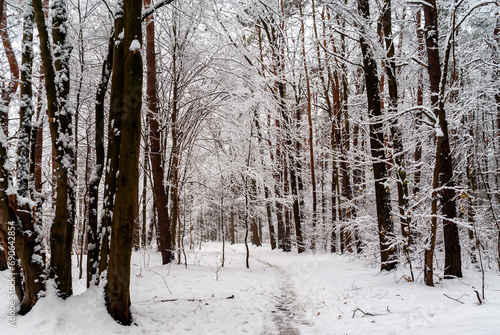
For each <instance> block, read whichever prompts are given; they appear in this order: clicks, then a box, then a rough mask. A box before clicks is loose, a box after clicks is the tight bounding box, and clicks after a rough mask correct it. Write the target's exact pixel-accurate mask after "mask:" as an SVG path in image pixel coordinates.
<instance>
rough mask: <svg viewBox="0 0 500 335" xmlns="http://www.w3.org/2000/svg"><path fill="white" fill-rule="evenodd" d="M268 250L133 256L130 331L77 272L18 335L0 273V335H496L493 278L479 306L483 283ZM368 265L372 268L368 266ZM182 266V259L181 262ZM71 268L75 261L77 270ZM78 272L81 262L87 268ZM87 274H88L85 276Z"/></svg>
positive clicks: (472, 277)
mask: <svg viewBox="0 0 500 335" xmlns="http://www.w3.org/2000/svg"><path fill="white" fill-rule="evenodd" d="M269 249H270V248H269V246H266V245H265V246H263V247H259V248H257V247H250V256H251V257H250V269H247V268H246V267H245V247H244V245H241V244H237V245H228V244H226V248H225V264H224V267H221V257H222V244H221V243H208V244H203V245H202V248H201V250H193V251H188V252H186V257H187V263H188V266H187V268H186V267H185V265H184V264H181V265H176V264H175V265H168V266H160V265H158V264H160V259H161V258H160V255H158V254H157V253H148V252H144V251H140V252H134V253H133V256H132V275H131V300H132V307H131V309H132V313H133V318H134V324H133V325H132V326H130V327H123V326H120V325H118V324H117V323H116V322H114V321H113V320H112V319H111V317H109V315H108V314H107V312H106V309H105V307H104V298H103V291H102V288H93V289H91V290H88V291H86V290H85V278H82V279H78V272H79V269H78V268H76V266H75V267H74V272H73V274H74V278H75V280H74V293H75V295H74V296H73V297H70V298H68V299H67V300H65V301H63V300H61V299H59V298H57V297H56V296H55V294H54V292H53V290H52V289H48V291H47V293H46V296H45V297H44V298H43V299H41V300H40V301H39V302H38V303H37V305H36V306H35V308H34V309H33V310H32V311H31V312H30V313H29V314H28V315H26V316H17V318H16V327H15V328H11V327H9V326H8V325H7V315H8V314H7V307H8V303H9V300H8V299H7V297H8V288H9V286H8V285H9V284H8V279H9V277H10V273H9V272H8V271H4V272H0V297H2V298H0V322H1V323H0V329H1V331H0V333H1V334H22V335H27V334H50V335H57V334H65V335H66V334H71V335H74V334H85V335H88V334H103V335H107V334H173V335H177V334H217V335H218V334H280V335H285V334H286V335H288V334H290V335H295V334H321V335H323V334H335V335H336V334H339V335H340V334H426V335H430V334H446V333H448V334H468V335H470V334H498V333H499V332H500V317H499V316H500V276H499V275H498V272H497V271H494V270H490V271H489V272H486V287H485V296H486V301H485V302H484V303H483V304H482V305H479V303H478V299H477V296H476V293H475V292H474V288H475V289H477V290H479V292H481V276H480V273H479V272H476V271H473V270H471V269H465V270H464V278H460V279H453V280H445V281H439V279H438V278H437V279H436V280H437V283H436V286H435V287H427V286H425V285H424V284H423V283H422V280H421V278H422V274H421V269H415V270H414V274H415V276H416V277H417V280H416V282H414V283H412V282H409V281H408V280H407V278H408V276H409V271H408V269H405V268H404V267H401V269H399V270H397V271H394V272H391V273H380V272H379V269H378V266H377V264H373V263H371V262H369V261H368V259H367V258H358V257H354V256H339V255H332V254H327V253H325V254H323V253H317V254H312V253H306V254H301V255H297V254H295V253H283V252H281V251H270V250H269ZM370 259H373V258H370ZM182 261H183V262H184V256H183V257H182ZM74 263H75V264H76V261H75V262H74ZM84 263H85V262H84ZM84 273H85V271H84Z"/></svg>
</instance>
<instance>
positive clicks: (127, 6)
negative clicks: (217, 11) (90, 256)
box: [106, 0, 143, 325]
mask: <svg viewBox="0 0 500 335" xmlns="http://www.w3.org/2000/svg"><path fill="white" fill-rule="evenodd" d="M141 9H142V4H141V2H140V1H134V0H124V1H123V21H124V39H123V45H124V48H125V49H124V56H125V59H124V63H123V73H124V78H123V79H124V92H125V93H126V94H125V96H124V101H123V120H122V135H123V136H122V140H121V146H120V162H119V165H118V166H119V170H118V171H119V176H118V180H117V194H116V204H115V207H114V214H113V223H112V232H113V233H112V235H111V243H110V252H109V256H110V257H109V266H108V283H107V286H106V299H107V308H108V312H109V314H110V315H111V316H112V317H113V318H114V319H115V320H116V321H118V322H119V323H121V324H124V325H130V324H131V322H132V315H131V313H130V257H131V253H132V239H133V230H134V226H135V222H136V220H137V218H138V214H139V213H138V212H139V211H138V209H139V205H138V203H139V201H138V200H139V199H138V196H139V151H140V141H141V107H142V76H143V70H142V66H143V64H142V56H141V50H140V48H141V44H142V28H141V17H140V16H139V15H138V13H141ZM115 73H116V72H115Z"/></svg>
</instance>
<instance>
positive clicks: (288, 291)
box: [252, 257, 308, 335]
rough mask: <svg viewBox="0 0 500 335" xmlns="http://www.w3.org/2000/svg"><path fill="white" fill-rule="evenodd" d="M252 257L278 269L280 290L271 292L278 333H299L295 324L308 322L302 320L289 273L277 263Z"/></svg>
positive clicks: (291, 334)
mask: <svg viewBox="0 0 500 335" xmlns="http://www.w3.org/2000/svg"><path fill="white" fill-rule="evenodd" d="M252 258H253V259H255V260H257V261H258V262H260V263H263V264H265V265H267V266H269V267H270V268H272V269H275V270H276V271H278V273H279V276H280V278H281V279H282V285H281V287H280V292H277V293H276V294H273V297H274V298H275V299H276V304H275V306H274V307H275V309H274V310H273V311H272V313H274V318H273V320H274V322H275V323H276V327H277V329H278V331H279V335H299V334H300V331H299V329H298V328H297V324H300V323H301V324H308V322H307V321H304V313H303V309H302V306H301V305H300V304H299V303H298V301H297V294H296V293H295V290H294V288H293V283H292V281H291V280H290V276H289V274H288V273H286V271H285V270H284V269H283V268H282V267H280V266H278V265H275V264H271V263H269V262H266V261H264V260H261V259H259V258H257V257H252Z"/></svg>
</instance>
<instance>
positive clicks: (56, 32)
mask: <svg viewBox="0 0 500 335" xmlns="http://www.w3.org/2000/svg"><path fill="white" fill-rule="evenodd" d="M33 7H34V12H35V19H36V23H37V27H38V33H39V37H40V49H41V54H42V61H43V68H44V71H45V83H46V85H45V87H46V90H47V107H48V114H49V123H50V133H51V137H52V148H53V150H54V154H55V169H56V176H57V198H56V208H55V217H54V222H53V224H52V228H51V237H50V247H51V248H50V249H51V276H52V277H53V278H54V279H55V282H56V285H57V289H58V291H59V292H58V294H59V296H61V297H62V298H66V297H68V296H70V295H72V293H73V290H72V278H71V251H72V242H73V231H74V210H75V190H74V188H75V175H74V166H73V164H68V163H67V162H74V151H73V146H72V144H71V142H72V138H73V128H72V112H71V111H70V110H69V109H68V106H67V102H68V95H69V88H70V87H69V85H70V71H69V65H70V64H69V63H70V53H71V45H70V43H69V37H68V36H67V34H66V33H67V31H68V29H69V26H68V22H67V12H66V2H65V1H64V0H57V1H54V2H53V3H52V11H53V15H52V43H51V42H50V39H49V34H48V29H47V25H46V22H45V16H44V12H43V8H42V1H41V0H34V1H33ZM54 82H61V84H60V85H54ZM68 139H70V140H69V141H68Z"/></svg>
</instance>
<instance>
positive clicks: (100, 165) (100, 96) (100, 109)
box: [87, 32, 114, 287]
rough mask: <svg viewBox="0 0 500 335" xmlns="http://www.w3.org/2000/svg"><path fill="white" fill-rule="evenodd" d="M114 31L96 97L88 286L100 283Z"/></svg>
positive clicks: (90, 201) (90, 194)
mask: <svg viewBox="0 0 500 335" xmlns="http://www.w3.org/2000/svg"><path fill="white" fill-rule="evenodd" d="M113 51H114V33H113V32H112V33H111V36H110V38H109V42H108V53H107V56H106V59H105V61H104V62H103V64H102V70H101V79H100V81H99V86H98V87H97V92H96V97H95V151H96V160H95V167H94V170H93V171H92V177H91V178H90V181H89V191H88V193H89V229H88V232H87V244H88V252H87V287H90V283H91V282H92V281H94V283H95V284H97V283H98V279H99V278H98V276H99V273H98V270H99V252H100V239H99V236H98V234H97V233H98V221H99V219H98V215H97V214H98V209H99V184H100V183H101V175H102V172H103V170H104V100H105V97H106V90H107V87H108V83H109V78H110V76H111V73H112V70H113Z"/></svg>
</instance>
